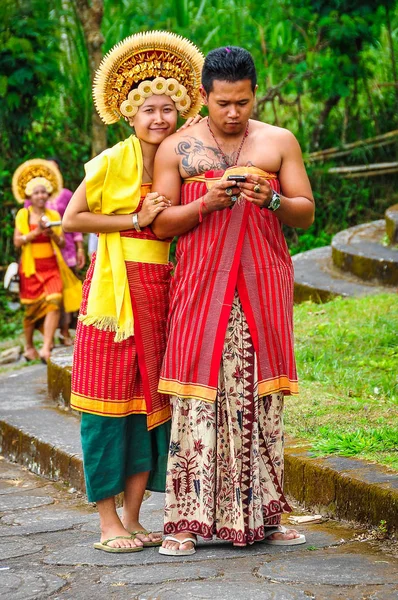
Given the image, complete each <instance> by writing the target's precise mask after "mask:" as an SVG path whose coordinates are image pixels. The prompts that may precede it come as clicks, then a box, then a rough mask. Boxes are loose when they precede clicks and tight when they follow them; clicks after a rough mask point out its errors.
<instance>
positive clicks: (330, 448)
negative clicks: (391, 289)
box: [285, 294, 398, 470]
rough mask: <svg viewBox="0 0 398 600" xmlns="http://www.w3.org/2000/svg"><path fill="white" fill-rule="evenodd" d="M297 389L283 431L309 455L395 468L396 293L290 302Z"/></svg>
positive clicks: (397, 400)
mask: <svg viewBox="0 0 398 600" xmlns="http://www.w3.org/2000/svg"><path fill="white" fill-rule="evenodd" d="M295 341H296V358H297V368H298V372H299V379H300V395H299V396H298V397H292V398H287V402H286V413H285V415H286V416H285V422H286V430H287V432H288V433H289V434H290V435H292V436H294V437H296V438H302V439H305V440H306V441H308V442H309V443H310V446H311V449H312V451H313V452H314V454H317V455H328V454H340V455H343V456H356V457H358V458H364V459H367V460H371V461H375V462H377V463H379V464H383V465H386V466H388V467H390V468H393V469H396V470H398V297H397V296H396V295H393V294H383V295H379V296H369V297H366V298H352V299H344V300H343V299H341V298H338V299H336V300H333V301H331V302H328V303H327V304H323V305H319V304H312V303H304V304H301V305H299V306H296V307H295Z"/></svg>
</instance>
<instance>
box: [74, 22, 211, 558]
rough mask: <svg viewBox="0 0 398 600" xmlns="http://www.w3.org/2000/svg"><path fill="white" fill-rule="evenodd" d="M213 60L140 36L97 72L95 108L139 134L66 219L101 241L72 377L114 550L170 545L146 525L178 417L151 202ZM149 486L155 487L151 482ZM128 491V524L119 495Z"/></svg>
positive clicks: (163, 254)
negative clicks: (162, 386)
mask: <svg viewBox="0 0 398 600" xmlns="http://www.w3.org/2000/svg"><path fill="white" fill-rule="evenodd" d="M202 63H203V56H202V55H201V53H200V52H199V51H198V50H197V48H196V47H195V46H193V45H192V44H191V43H190V42H189V41H188V40H184V39H183V38H180V37H178V36H176V35H174V34H169V33H165V32H150V33H145V34H138V35H135V36H131V37H130V38H127V39H126V40H124V42H122V43H121V44H118V45H117V46H116V47H115V48H113V49H112V50H111V51H110V52H109V53H108V55H107V56H106V57H105V58H104V60H103V62H102V63H101V65H100V68H99V70H98V72H97V74H96V78H95V84H94V89H93V93H94V101H95V105H96V107H97V110H98V112H99V114H100V117H101V118H102V120H103V121H104V122H105V123H107V124H109V123H113V122H115V121H117V120H118V119H119V118H120V117H121V116H123V117H124V118H125V119H126V121H128V122H129V124H130V125H131V126H133V127H134V130H135V136H131V137H129V138H128V139H127V140H124V141H123V142H120V143H119V144H117V145H116V146H114V147H113V148H110V149H109V150H106V151H105V152H103V153H102V154H100V155H99V156H97V157H96V158H94V159H93V160H92V161H90V162H89V163H88V164H87V165H86V166H85V168H86V178H85V180H84V181H83V182H82V184H81V185H80V186H79V188H78V189H77V191H76V193H75V195H74V196H73V198H72V200H71V202H70V203H69V206H68V208H67V210H66V212H65V215H64V221H63V224H64V229H65V231H82V232H87V233H92V232H100V234H99V240H98V250H97V252H96V253H94V254H93V257H92V262H91V265H90V268H89V270H88V273H87V279H86V281H85V284H84V289H83V304H82V307H81V311H80V316H79V323H78V327H77V331H76V339H75V351H74V362H73V369H72V395H71V406H72V407H73V408H75V409H76V410H79V411H81V412H82V421H81V437H82V447H83V457H84V468H85V478H86V488H87V495H88V499H89V501H91V502H96V505H97V508H98V512H99V516H100V525H101V540H100V542H98V543H96V544H94V547H95V548H97V549H99V550H104V551H106V552H137V551H140V550H142V549H143V547H144V546H158V545H160V544H161V534H155V533H152V532H148V531H146V530H145V528H144V527H143V526H142V525H141V523H140V521H139V512H140V507H141V503H142V499H143V495H144V492H145V489H146V488H148V489H152V490H158V491H161V490H164V481H165V469H166V462H167V452H168V443H169V423H168V421H169V420H170V407H169V401H168V399H167V397H166V396H164V395H161V394H159V393H158V391H157V387H158V380H159V371H160V367H161V363H162V359H163V353H164V347H165V330H166V318H167V298H168V287H169V278H170V264H169V259H168V255H169V246H170V244H169V242H168V241H160V240H158V239H157V238H156V237H155V236H154V234H153V233H152V231H151V229H150V227H149V226H150V224H151V223H152V221H153V220H154V218H155V217H156V215H157V214H159V213H160V212H161V211H163V210H166V209H167V207H168V206H169V205H170V203H169V201H168V200H167V198H165V197H163V196H160V195H159V194H157V193H156V192H151V180H152V173H153V161H154V156H155V153H156V150H157V148H158V146H159V144H160V143H161V142H162V141H163V140H164V139H165V138H166V137H167V136H168V135H170V134H172V133H173V132H174V131H175V129H176V124H177V116H178V113H180V115H181V116H182V117H184V118H191V120H192V117H193V116H194V115H196V113H197V112H198V110H199V109H200V106H201V99H200V95H199V83H200V73H201V66H202ZM149 476H150V478H149ZM122 491H123V492H124V504H123V516H122V518H121V519H120V518H119V516H118V514H117V512H116V508H115V496H116V495H117V494H119V493H120V492H122Z"/></svg>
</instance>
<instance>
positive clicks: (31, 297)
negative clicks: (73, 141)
mask: <svg viewBox="0 0 398 600" xmlns="http://www.w3.org/2000/svg"><path fill="white" fill-rule="evenodd" d="M61 187H62V178H61V176H60V174H59V172H58V171H57V170H55V169H53V168H52V166H51V165H50V163H48V162H47V161H43V160H40V159H35V160H31V161H27V162H25V163H23V164H22V165H21V166H20V167H19V168H18V169H17V171H16V172H15V174H14V177H13V192H14V196H15V198H16V199H17V200H18V201H19V202H23V201H24V199H25V198H26V197H27V198H29V200H30V206H29V208H22V209H21V210H19V211H18V213H17V216H16V221H15V231H14V245H15V246H16V247H17V248H21V249H22V256H21V263H20V270H19V275H20V298H21V303H22V304H24V305H25V307H26V312H25V318H24V334H25V353H24V356H25V358H26V359H27V360H35V359H37V358H41V360H42V361H43V362H47V360H48V359H49V357H50V354H51V349H52V347H53V344H54V333H55V330H56V328H57V326H58V321H59V315H60V306H61V303H62V294H63V289H64V288H66V289H68V292H67V295H68V296H69V297H68V302H69V303H70V301H72V305H73V306H75V307H78V306H79V304H80V299H81V293H80V289H81V284H79V282H78V280H77V279H74V276H73V275H72V273H68V271H69V270H68V268H67V266H66V264H65V262H64V261H63V258H62V255H61V252H60V249H62V248H63V247H64V246H65V239H64V236H63V233H62V229H61V227H60V222H61V217H60V215H59V213H58V212H56V211H54V210H50V209H48V208H46V202H47V201H48V200H49V199H50V198H51V197H52V196H54V195H56V194H57V193H58V192H59V190H60V188H61ZM69 284H71V285H72V287H74V289H73V290H72V297H71V296H70V288H68V286H69ZM79 286H80V288H79ZM75 310H76V308H75ZM36 328H37V329H39V330H40V331H41V332H42V333H43V336H44V341H43V346H42V348H41V350H40V352H37V350H36V348H35V346H34V341H33V334H34V330H35V329H36Z"/></svg>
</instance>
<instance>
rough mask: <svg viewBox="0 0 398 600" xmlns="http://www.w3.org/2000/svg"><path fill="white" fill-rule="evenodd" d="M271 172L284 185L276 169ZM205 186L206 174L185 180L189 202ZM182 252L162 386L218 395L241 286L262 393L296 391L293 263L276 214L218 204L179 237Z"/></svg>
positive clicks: (175, 390) (187, 393)
mask: <svg viewBox="0 0 398 600" xmlns="http://www.w3.org/2000/svg"><path fill="white" fill-rule="evenodd" d="M247 171H248V172H249V171H250V168H247ZM256 172H258V169H256ZM267 175H268V179H269V183H270V185H271V186H272V188H273V189H275V190H276V191H279V182H278V180H277V178H276V176H275V175H274V174H271V175H270V174H264V176H267ZM213 180H214V179H213ZM206 191H207V186H206V182H205V181H203V182H201V181H195V182H192V183H184V184H183V186H182V192H181V203H182V204H189V203H190V202H192V201H194V200H196V199H197V198H199V197H201V196H203V195H204V194H205V193H206ZM176 258H177V267H176V269H175V274H174V277H173V281H172V286H171V298H170V313H169V326H168V330H169V338H168V344H167V349H166V354H165V360H164V363H163V369H162V373H161V378H160V384H159V391H161V392H163V393H166V394H171V395H176V396H180V397H191V398H192V397H193V398H198V399H202V400H207V401H214V400H215V398H216V394H217V383H218V372H219V368H220V362H221V354H222V349H223V344H224V339H225V332H226V328H227V324H228V318H229V315H230V312H231V305H232V300H233V297H234V292H235V289H237V290H238V294H239V298H240V300H241V303H242V307H243V311H244V314H245V317H246V320H247V323H248V326H249V330H250V335H251V338H252V340H253V345H254V349H255V352H256V355H257V358H258V373H257V380H258V391H259V396H266V395H269V394H273V393H277V392H283V393H284V394H287V395H288V394H296V393H298V384H297V374H296V366H295V359H294V352H293V318H292V317H293V284H294V275H293V265H292V261H291V258H290V255H289V252H288V248H287V245H286V241H285V238H284V236H283V233H282V227H281V224H280V221H279V220H278V218H277V217H276V215H275V214H273V213H272V212H271V211H269V210H264V209H263V210H262V209H260V208H258V207H257V206H255V205H253V204H251V203H250V202H247V201H240V202H238V203H237V204H236V205H235V206H234V207H233V208H232V209H225V210H221V211H216V212H213V213H211V214H210V215H208V216H206V217H205V218H204V220H203V222H202V223H200V224H198V225H197V226H196V227H194V228H193V229H192V230H191V231H189V232H187V233H186V234H184V235H182V236H181V237H180V238H179V240H178V243H177V252H176Z"/></svg>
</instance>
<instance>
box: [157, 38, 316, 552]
mask: <svg viewBox="0 0 398 600" xmlns="http://www.w3.org/2000/svg"><path fill="white" fill-rule="evenodd" d="M256 87H257V85H256V71H255V66H254V63H253V59H252V57H251V55H250V53H249V52H247V51H246V50H244V49H243V48H238V47H227V48H218V49H216V50H213V51H212V52H210V53H209V55H208V56H207V58H206V60H205V63H204V67H203V72H202V90H201V91H202V96H203V99H204V102H205V104H206V105H207V106H208V109H209V117H208V118H205V119H203V120H202V121H201V122H200V123H198V124H197V125H196V126H194V127H192V128H191V129H190V130H189V131H182V132H180V133H177V134H175V135H173V136H171V137H169V138H167V140H165V141H164V142H163V143H162V145H161V146H160V148H159V150H158V153H157V155H156V161H155V176H154V183H153V189H154V190H156V191H158V192H159V193H161V194H164V195H165V196H166V197H168V198H170V200H171V202H172V205H173V206H171V207H170V208H168V209H167V210H166V211H164V212H163V213H162V214H161V215H159V217H158V218H157V219H156V220H155V222H154V225H153V229H154V232H155V233H156V235H157V236H158V237H160V238H167V237H173V236H176V235H177V236H179V240H178V245H177V252H176V258H177V266H176V269H175V276H174V281H173V283H172V289H171V302H170V317H169V341H168V346H167V351H166V356H165V361H164V366H163V370H162V374H161V379H160V384H159V390H160V391H161V392H163V393H168V394H170V395H171V396H172V405H173V422H172V432H171V443H170V452H169V462H168V474H167V482H166V507H165V533H166V534H172V535H169V536H168V537H166V539H165V540H164V542H163V546H162V548H160V550H159V551H160V552H161V553H163V554H171V555H185V554H192V553H194V552H195V545H196V534H198V535H200V536H202V537H204V538H205V539H210V538H211V537H212V536H213V535H214V534H215V535H216V536H217V537H219V538H221V539H224V540H229V541H231V542H232V543H233V544H234V545H239V546H244V545H246V544H247V543H253V542H255V541H261V540H263V541H264V542H265V543H269V544H275V545H293V544H298V543H303V542H305V537H304V536H303V535H300V534H298V533H297V532H296V531H295V530H286V529H285V528H283V527H281V526H280V518H281V514H282V513H284V512H289V511H290V510H291V509H290V507H289V505H288V503H287V501H286V498H285V496H284V494H283V422H282V411H283V398H284V395H285V394H286V395H288V394H296V393H297V392H298V388H297V376H296V369H295V361H294V354H293V332H292V311H293V268H292V263H291V259H290V256H289V252H288V249H287V246H286V242H285V239H284V237H283V233H282V227H281V224H282V223H283V224H285V225H289V226H291V227H300V228H307V227H309V226H310V225H311V223H312V222H313V218H314V201H313V196H312V192H311V186H310V183H309V180H308V177H307V174H306V171H305V168H304V164H303V160H302V155H301V150H300V147H299V144H298V142H297V140H296V139H295V137H294V136H293V135H292V134H291V133H290V132H289V131H287V130H285V129H281V128H279V127H274V126H272V125H268V124H266V123H261V122H258V121H253V120H251V119H250V115H251V112H252V109H253V105H254V100H255V92H256ZM228 176H229V177H230V179H229V180H228V179H227V177H228ZM238 176H240V177H238ZM234 177H235V178H234ZM242 179H243V181H242ZM279 191H280V192H281V193H279Z"/></svg>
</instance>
